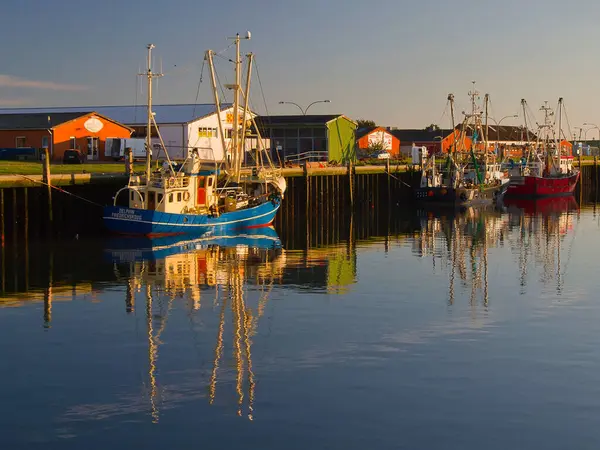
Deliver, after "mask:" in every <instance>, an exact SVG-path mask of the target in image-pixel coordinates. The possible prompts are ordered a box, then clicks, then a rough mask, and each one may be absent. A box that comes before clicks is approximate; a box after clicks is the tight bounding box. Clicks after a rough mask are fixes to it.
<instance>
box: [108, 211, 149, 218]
mask: <svg viewBox="0 0 600 450" xmlns="http://www.w3.org/2000/svg"><path fill="white" fill-rule="evenodd" d="M112 217H116V218H118V219H131V220H142V216H141V215H140V214H136V213H135V211H134V210H133V209H119V212H114V213H112Z"/></svg>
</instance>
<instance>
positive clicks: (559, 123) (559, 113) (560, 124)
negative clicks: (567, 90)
mask: <svg viewBox="0 0 600 450" xmlns="http://www.w3.org/2000/svg"><path fill="white" fill-rule="evenodd" d="M562 104H563V99H562V97H560V98H559V99H558V141H557V142H556V151H555V153H554V154H555V156H556V157H558V158H559V161H560V156H561V145H560V144H561V142H562V138H561V137H560V133H561V132H562ZM555 140H556V138H555ZM555 164H556V161H555Z"/></svg>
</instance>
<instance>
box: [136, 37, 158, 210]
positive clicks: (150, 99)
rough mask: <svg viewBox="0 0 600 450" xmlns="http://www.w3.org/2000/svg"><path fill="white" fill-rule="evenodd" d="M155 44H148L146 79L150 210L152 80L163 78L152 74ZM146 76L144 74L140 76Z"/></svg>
mask: <svg viewBox="0 0 600 450" xmlns="http://www.w3.org/2000/svg"><path fill="white" fill-rule="evenodd" d="M154 47H155V46H154V44H148V46H147V49H148V70H147V72H146V74H145V75H146V77H147V78H148V115H147V120H148V123H147V130H146V198H145V201H144V203H145V205H144V206H145V208H146V209H148V189H149V188H150V175H151V170H152V169H151V163H152V120H153V115H154V113H153V112H152V79H153V78H157V77H162V74H161V73H152V49H153V48H154ZM140 75H144V74H140Z"/></svg>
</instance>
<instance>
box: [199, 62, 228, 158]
mask: <svg viewBox="0 0 600 450" xmlns="http://www.w3.org/2000/svg"><path fill="white" fill-rule="evenodd" d="M213 53H214V52H213V51H212V50H207V51H206V57H205V58H206V60H207V61H208V68H209V69H210V81H211V83H212V88H213V96H214V99H215V109H216V112H217V117H218V121H217V122H218V127H219V135H220V136H221V145H222V146H223V156H224V157H225V156H226V155H225V153H226V152H227V145H226V144H225V133H224V132H223V121H222V120H221V103H220V102H219V92H218V89H217V77H216V75H215V66H214V63H213ZM213 157H214V155H213ZM215 163H216V161H215ZM225 165H226V167H230V165H229V162H228V161H227V158H225Z"/></svg>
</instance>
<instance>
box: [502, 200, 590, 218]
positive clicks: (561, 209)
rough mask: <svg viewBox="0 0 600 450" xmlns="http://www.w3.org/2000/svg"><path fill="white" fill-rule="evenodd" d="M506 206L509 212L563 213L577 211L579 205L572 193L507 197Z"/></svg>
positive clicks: (530, 213) (528, 213) (529, 213)
mask: <svg viewBox="0 0 600 450" xmlns="http://www.w3.org/2000/svg"><path fill="white" fill-rule="evenodd" d="M503 204H504V208H505V209H506V211H507V212H511V213H517V214H518V213H519V211H518V210H520V211H521V212H522V213H523V214H526V215H532V214H542V215H548V214H563V213H568V212H571V211H577V210H578V209H579V205H578V204H577V200H575V197H574V196H572V195H568V196H565V197H545V198H539V199H520V198H514V197H506V198H504V200H503Z"/></svg>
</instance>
